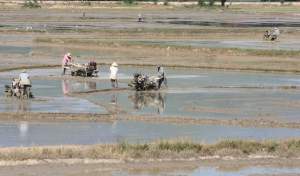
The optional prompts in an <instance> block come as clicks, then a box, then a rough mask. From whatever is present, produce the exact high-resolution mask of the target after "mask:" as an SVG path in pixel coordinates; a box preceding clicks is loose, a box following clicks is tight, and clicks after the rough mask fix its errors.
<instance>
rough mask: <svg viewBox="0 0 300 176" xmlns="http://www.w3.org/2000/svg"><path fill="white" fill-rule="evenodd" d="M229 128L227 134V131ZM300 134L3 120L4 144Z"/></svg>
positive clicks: (278, 130) (212, 139) (281, 130)
mask: <svg viewBox="0 0 300 176" xmlns="http://www.w3.org/2000/svg"><path fill="white" fill-rule="evenodd" d="M224 131H226V133H224ZM298 136H300V130H299V129H285V128H243V127H229V126H217V125H175V124H165V123H147V122H137V121H116V122H114V123H96V122H59V123H42V122H40V123H37V122H36V123H35V122H2V123H0V146H1V147H9V146H34V145H61V144H98V143H118V142H122V141H126V142H130V143H143V142H151V141H157V140H161V139H183V138H184V139H190V140H193V141H198V142H203V143H215V142H217V141H220V140H224V139H255V140H264V139H287V138H293V137H298Z"/></svg>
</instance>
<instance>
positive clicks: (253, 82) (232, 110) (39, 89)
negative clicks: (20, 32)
mask: <svg viewBox="0 0 300 176" xmlns="http://www.w3.org/2000/svg"><path fill="white" fill-rule="evenodd" d="M60 72H61V70H60V69H47V70H43V69H34V70H30V71H29V73H30V74H31V76H32V77H33V79H34V80H33V84H34V86H33V92H34V95H35V96H36V97H37V99H36V100H33V102H35V101H36V103H32V104H31V108H27V109H30V110H29V111H37V110H38V109H42V108H41V106H38V105H39V104H43V103H44V104H45V106H46V104H51V102H52V104H56V102H58V101H60V100H62V99H68V100H69V101H66V102H70V103H68V104H63V103H60V104H59V105H60V106H62V107H68V108H70V109H71V110H72V109H80V108H78V107H77V108H72V107H73V106H74V107H76V106H75V105H74V104H76V103H74V102H77V101H78V102H81V103H78V106H83V107H84V108H81V109H86V110H85V112H89V111H90V112H95V109H96V110H97V111H100V112H104V111H103V110H99V109H101V106H99V105H103V106H106V107H107V106H108V107H112V106H115V105H117V106H118V107H120V108H122V109H123V110H124V111H126V112H128V113H133V114H160V115H162V116H176V117H178V116H179V117H180V116H184V117H193V118H216V119H224V118H225V119H232V118H266V117H267V118H272V119H278V118H279V119H282V120H291V121H298V114H299V113H300V111H299V107H300V101H299V99H300V91H299V90H297V89H284V88H283V87H292V86H300V75H294V74H266V73H251V72H230V71H207V70H200V69H173V68H166V73H167V77H168V88H163V89H162V90H161V91H158V92H135V91H118V92H114V91H109V92H104V93H93V94H84V95H81V96H80V98H78V97H70V96H68V93H72V92H79V91H89V90H96V89H97V90H102V89H109V88H110V82H109V81H108V79H107V78H108V76H109V74H108V68H107V66H102V68H101V72H100V74H99V77H97V78H92V79H71V78H70V77H68V76H66V77H63V78H62V77H60V76H59V75H60ZM134 72H142V73H148V74H152V75H155V69H154V68H150V67H136V68H133V67H120V76H119V78H120V87H127V83H128V82H129V79H130V78H131V75H132V74H133V73H134ZM18 73H19V71H13V72H5V73H0V83H1V84H2V85H4V84H9V81H8V80H7V78H11V77H16V76H17V75H18ZM43 78H47V79H46V80H45V79H43ZM0 89H1V92H2V91H3V86H1V87H0ZM39 100H40V101H39ZM79 100H80V101H79ZM87 100H88V101H87ZM1 102H2V104H3V106H2V107H4V105H5V106H7V105H9V103H8V102H9V101H6V100H5V101H4V100H3V99H2V100H1V101H0V103H1ZM4 102H5V103H4ZM66 102H65V103H66ZM71 102H73V104H72V103H71ZM112 104H113V105H112ZM9 106H11V105H9ZM96 106H99V108H96ZM47 108H48V107H47ZM9 109H16V108H6V109H4V108H0V111H11V110H9ZM57 109H58V106H53V108H50V109H49V111H50V112H52V111H56V110H57ZM61 109H62V108H61ZM102 109H103V108H102ZM43 112H44V111H43ZM75 112H76V111H75Z"/></svg>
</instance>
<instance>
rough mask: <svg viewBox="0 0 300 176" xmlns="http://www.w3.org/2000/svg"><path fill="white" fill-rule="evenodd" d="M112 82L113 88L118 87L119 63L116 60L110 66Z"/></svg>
mask: <svg viewBox="0 0 300 176" xmlns="http://www.w3.org/2000/svg"><path fill="white" fill-rule="evenodd" d="M109 69H110V76H109V78H110V82H111V86H112V87H113V88H117V87H118V80H117V74H118V64H117V63H116V62H113V63H112V64H111V66H110V68H109Z"/></svg>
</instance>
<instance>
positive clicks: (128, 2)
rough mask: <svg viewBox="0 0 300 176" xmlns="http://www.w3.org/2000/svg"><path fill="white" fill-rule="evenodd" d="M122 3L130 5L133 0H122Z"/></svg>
mask: <svg viewBox="0 0 300 176" xmlns="http://www.w3.org/2000/svg"><path fill="white" fill-rule="evenodd" d="M123 3H124V4H126V5H132V4H133V3H134V0H123Z"/></svg>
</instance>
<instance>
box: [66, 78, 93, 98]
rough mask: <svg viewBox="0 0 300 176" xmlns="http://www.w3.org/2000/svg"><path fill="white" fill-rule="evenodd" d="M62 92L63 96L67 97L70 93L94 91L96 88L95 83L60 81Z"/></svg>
mask: <svg viewBox="0 0 300 176" xmlns="http://www.w3.org/2000/svg"><path fill="white" fill-rule="evenodd" d="M61 87H62V92H63V94H64V95H67V94H68V93H71V92H78V91H88V90H95V89H96V87H97V84H96V82H93V81H78V80H68V79H63V80H62V86H61Z"/></svg>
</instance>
